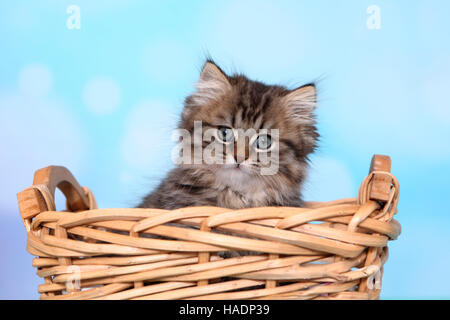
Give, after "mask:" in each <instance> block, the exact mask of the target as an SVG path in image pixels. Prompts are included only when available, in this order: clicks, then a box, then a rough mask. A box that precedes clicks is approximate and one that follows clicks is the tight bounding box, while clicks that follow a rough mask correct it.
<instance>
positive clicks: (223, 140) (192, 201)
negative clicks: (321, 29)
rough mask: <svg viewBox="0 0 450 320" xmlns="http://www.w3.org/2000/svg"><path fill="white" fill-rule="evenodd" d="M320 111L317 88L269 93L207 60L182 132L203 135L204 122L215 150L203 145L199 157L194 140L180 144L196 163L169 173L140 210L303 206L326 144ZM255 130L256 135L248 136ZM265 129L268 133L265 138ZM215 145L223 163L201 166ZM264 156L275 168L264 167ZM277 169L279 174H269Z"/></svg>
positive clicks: (271, 87) (187, 104) (188, 103)
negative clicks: (312, 163) (314, 158)
mask: <svg viewBox="0 0 450 320" xmlns="http://www.w3.org/2000/svg"><path fill="white" fill-rule="evenodd" d="M315 107H316V88H315V85H314V84H307V85H304V86H301V87H299V88H297V89H294V90H289V89H287V88H285V87H282V86H278V85H266V84H264V83H261V82H258V81H252V80H250V79H248V78H247V77H245V76H244V75H240V74H235V75H232V76H228V75H227V74H225V72H223V71H222V70H221V69H220V68H219V67H218V66H217V65H216V64H215V63H214V62H213V61H211V60H208V61H207V62H206V63H205V65H204V66H203V69H202V72H201V75H200V80H199V81H198V82H197V84H196V91H195V92H194V93H192V94H191V95H190V96H188V97H187V98H186V100H185V106H184V109H183V112H182V116H181V121H180V123H179V129H181V130H185V131H186V130H187V131H186V132H189V133H190V134H191V136H195V135H198V132H195V130H196V126H197V124H199V123H200V122H197V121H201V132H200V135H202V134H204V133H205V132H206V131H208V132H210V133H211V132H212V133H213V134H212V138H211V139H210V140H212V142H211V141H201V143H200V144H198V143H197V146H199V147H200V153H199V152H197V153H196V152H195V148H196V145H194V142H195V138H193V139H188V140H186V141H183V142H182V143H180V145H181V146H182V147H184V150H183V154H184V153H187V159H188V160H190V161H186V162H185V163H181V164H179V165H177V167H176V168H175V169H173V170H172V171H170V172H169V173H168V175H167V177H166V178H165V179H164V180H163V181H162V182H161V184H160V185H159V186H158V187H157V188H156V189H155V190H154V191H153V192H152V193H150V194H148V195H147V196H146V197H145V198H144V199H143V200H142V202H141V203H140V204H139V206H138V207H140V208H163V209H175V208H180V207H187V206H219V207H226V208H232V209H238V208H246V207H260V206H296V207H298V206H302V204H303V202H302V199H301V196H300V194H301V187H302V184H303V182H304V180H305V175H306V171H307V164H308V155H309V154H311V153H312V152H313V151H314V150H315V148H316V146H317V140H318V137H319V135H318V133H317V129H316V126H315V124H316V121H315V115H314V113H313V112H314V109H315ZM197 129H198V126H197ZM251 129H253V131H255V132H254V134H253V135H250V136H244V135H243V134H242V132H244V131H245V132H247V131H251ZM261 129H267V130H268V131H266V132H263V133H259V132H260V131H261V132H262V130H261ZM273 129H275V130H273ZM277 130H278V131H277ZM272 132H275V133H276V134H271V133H272ZM200 139H201V138H200ZM208 144H210V145H211V146H212V147H216V149H215V151H214V152H212V155H213V157H215V158H214V159H216V160H217V159H218V160H222V161H216V163H210V162H208V161H206V160H205V159H204V158H202V157H204V155H203V154H202V151H203V152H205V151H207V150H206V148H207V147H208ZM237 146H238V147H239V148H238V147H237ZM219 147H221V148H219ZM197 150H198V149H197ZM217 150H219V151H217ZM190 151H191V152H190ZM189 153H191V154H190V155H189ZM263 156H265V157H266V160H267V159H271V163H270V164H269V163H268V161H262V160H261V159H262V158H263ZM200 158H202V159H200ZM221 162H222V163H221ZM270 166H272V167H275V169H276V170H275V171H274V172H272V173H270V174H264V173H263V169H264V168H265V169H268V168H269V167H270Z"/></svg>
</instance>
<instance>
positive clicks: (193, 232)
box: [18, 155, 400, 299]
mask: <svg viewBox="0 0 450 320" xmlns="http://www.w3.org/2000/svg"><path fill="white" fill-rule="evenodd" d="M390 166H391V163H390V158H389V157H387V156H380V155H376V156H374V157H373V159H372V164H371V169H370V173H369V175H368V176H367V177H366V178H365V179H364V181H363V182H362V184H361V187H360V189H359V192H358V197H357V198H356V199H342V200H337V201H331V202H325V203H321V202H309V203H307V207H306V208H293V207H264V208H249V209H242V210H231V209H225V208H218V207H188V208H182V209H177V210H172V211H170V210H162V209H137V208H133V209H97V205H96V201H95V198H94V196H93V194H92V192H91V191H90V190H89V189H88V188H85V187H80V186H79V184H78V183H77V182H76V180H75V179H74V177H73V176H72V174H71V173H70V172H69V171H68V170H67V169H65V168H64V167H55V166H51V167H47V168H44V169H41V170H38V171H37V172H36V173H35V176H34V182H33V186H32V187H30V188H27V189H25V190H24V191H22V192H20V193H19V194H18V201H19V208H20V213H21V216H22V220H23V222H24V224H25V227H26V230H27V234H28V242H27V250H28V252H29V253H31V254H32V255H34V256H37V257H36V258H35V259H34V260H33V266H35V267H36V268H37V274H38V276H40V277H42V278H44V283H43V284H41V285H40V286H39V287H38V291H39V293H40V294H41V299H378V298H379V295H380V289H381V276H382V274H383V265H384V263H385V262H386V260H387V257H388V247H387V243H388V241H389V240H394V239H396V238H397V236H398V235H399V234H400V224H399V223H398V222H397V221H396V220H394V219H392V217H393V215H394V214H395V213H396V212H397V203H398V199H399V184H398V182H397V180H396V178H395V177H394V176H393V175H391V174H390ZM57 187H58V188H59V189H60V190H61V191H62V192H63V194H64V195H65V197H66V199H67V210H66V211H56V209H55V205H54V200H53V199H54V193H55V188H57ZM173 222H176V224H175V225H174V224H173ZM180 224H181V226H180ZM183 225H186V227H184V226H183ZM192 226H195V227H196V228H193V227H192ZM152 235H153V238H152ZM155 235H157V236H158V238H156V237H154V236H155ZM224 251H249V252H251V253H250V255H246V256H238V257H232V258H226V259H225V258H222V256H223V255H222V254H218V253H219V252H224Z"/></svg>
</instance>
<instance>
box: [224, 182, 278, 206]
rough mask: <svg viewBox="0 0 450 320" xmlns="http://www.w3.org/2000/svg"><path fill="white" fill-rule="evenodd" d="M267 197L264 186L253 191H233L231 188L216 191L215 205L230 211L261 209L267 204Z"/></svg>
mask: <svg viewBox="0 0 450 320" xmlns="http://www.w3.org/2000/svg"><path fill="white" fill-rule="evenodd" d="M268 200H269V195H268V193H267V190H265V188H264V186H261V187H259V188H256V189H253V190H235V189H233V188H232V186H222V187H220V188H218V189H217V205H218V206H219V207H226V208H232V209H240V208H248V207H262V206H266V205H268V204H269V201H268Z"/></svg>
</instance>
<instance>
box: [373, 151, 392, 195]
mask: <svg viewBox="0 0 450 320" xmlns="http://www.w3.org/2000/svg"><path fill="white" fill-rule="evenodd" d="M374 172H375V173H374ZM376 172H380V173H376ZM381 172H387V173H390V172H391V158H390V157H389V156H385V155H380V154H376V155H374V156H373V157H372V161H371V163H370V171H369V174H371V173H373V181H372V186H371V188H370V194H369V198H370V199H372V200H380V201H388V200H389V196H390V191H391V177H390V176H388V175H386V174H382V173H381Z"/></svg>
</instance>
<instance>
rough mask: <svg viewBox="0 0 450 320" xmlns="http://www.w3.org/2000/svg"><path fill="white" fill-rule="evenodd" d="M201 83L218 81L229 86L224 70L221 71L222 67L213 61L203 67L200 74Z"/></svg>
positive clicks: (207, 62)
mask: <svg viewBox="0 0 450 320" xmlns="http://www.w3.org/2000/svg"><path fill="white" fill-rule="evenodd" d="M200 81H204V82H208V81H218V82H223V83H225V84H229V82H228V78H227V75H226V74H225V72H223V71H222V69H220V67H219V66H218V65H216V64H215V63H214V61H212V60H208V61H206V62H205V64H204V65H203V68H202V72H201V74H200Z"/></svg>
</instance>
